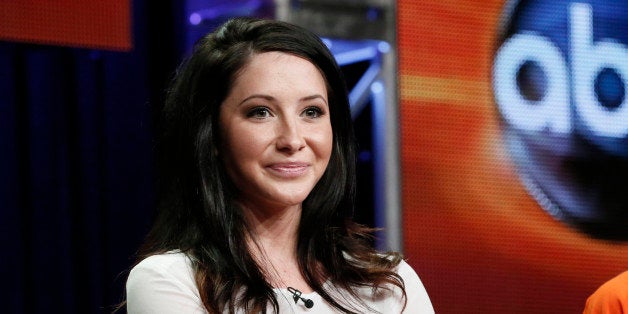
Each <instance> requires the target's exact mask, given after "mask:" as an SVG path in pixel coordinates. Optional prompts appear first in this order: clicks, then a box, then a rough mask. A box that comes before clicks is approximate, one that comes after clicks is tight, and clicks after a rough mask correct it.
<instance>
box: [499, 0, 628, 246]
mask: <svg viewBox="0 0 628 314" xmlns="http://www.w3.org/2000/svg"><path fill="white" fill-rule="evenodd" d="M502 22H503V25H501V26H500V30H499V31H500V34H499V35H500V37H499V38H500V39H499V42H498V49H497V50H496V52H495V55H494V61H493V77H492V78H493V92H494V97H495V104H496V106H497V109H498V111H499V113H500V114H501V117H502V121H503V135H504V138H505V141H506V143H507V146H508V150H509V153H510V155H511V157H512V158H513V160H514V161H515V162H516V164H517V166H518V169H519V172H520V176H521V179H522V181H523V183H524V184H525V185H526V187H527V188H528V190H529V191H530V193H531V194H532V195H533V196H534V197H535V199H536V200H537V201H538V202H539V204H540V205H541V206H542V207H543V208H544V209H545V210H546V211H548V212H549V213H550V214H552V215H553V216H554V217H556V218H557V219H560V220H561V221H565V222H567V223H569V224H571V225H573V226H575V227H577V228H578V229H579V230H581V231H583V232H585V233H587V234H589V235H592V236H595V237H599V238H608V239H615V240H628V99H627V98H628V97H626V90H627V87H626V86H627V84H628V46H627V43H628V3H627V2H626V1H611V0H607V1H561V0H557V1H552V0H545V1H517V2H512V3H509V4H508V5H507V6H506V11H505V12H504V17H503V19H502Z"/></svg>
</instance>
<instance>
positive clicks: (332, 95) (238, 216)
mask: <svg viewBox="0 0 628 314" xmlns="http://www.w3.org/2000/svg"><path fill="white" fill-rule="evenodd" d="M270 51H278V52H284V53H288V54H292V55H295V56H298V57H301V58H303V59H306V60H308V61H310V62H311V63H312V64H314V65H315V66H317V67H318V69H319V70H320V72H321V73H322V75H323V77H324V78H325V80H326V83H327V89H328V100H329V107H330V118H331V125H332V130H333V149H332V154H331V157H330V161H329V164H328V167H327V169H326V171H325V173H324V174H323V176H322V177H321V179H320V180H319V182H318V183H317V184H316V185H315V187H314V189H313V190H312V191H311V193H310V194H309V196H308V197H307V198H306V199H305V201H304V202H303V206H302V208H303V211H302V216H301V223H300V228H299V232H298V240H297V258H298V263H299V266H300V269H301V272H302V274H303V277H304V278H305V280H306V281H307V283H308V284H309V285H310V287H312V289H313V290H314V291H316V292H317V293H318V294H319V295H320V296H321V297H322V298H323V299H325V300H326V301H327V302H329V303H330V304H331V305H332V306H334V307H335V308H337V309H338V310H339V311H342V312H345V313H356V312H360V311H364V310H370V309H368V306H367V305H366V304H365V303H364V302H360V301H355V300H359V298H358V292H357V289H358V288H359V287H371V288H373V289H374V292H375V291H376V290H377V289H391V287H393V286H397V287H399V288H400V289H401V291H402V292H403V296H404V299H405V289H404V283H403V280H402V279H401V278H400V276H398V275H397V274H396V272H395V271H394V269H395V267H396V266H397V265H398V264H399V262H400V261H401V257H400V256H399V254H397V253H388V254H379V253H378V252H376V251H375V250H374V249H373V248H372V246H371V244H370V237H371V236H370V234H371V232H372V231H373V230H371V229H369V228H367V227H364V226H361V225H358V224H357V223H355V222H353V221H352V220H351V216H352V213H353V210H354V196H355V185H356V182H355V171H356V169H355V154H356V148H355V139H354V134H353V126H352V121H351V115H350V111H349V103H348V99H347V91H346V86H345V83H344V79H343V76H342V73H341V71H340V68H339V67H338V65H337V63H336V62H335V59H334V57H333V56H332V54H331V53H330V51H329V50H328V49H327V47H326V45H325V44H324V43H323V42H322V41H321V39H320V38H319V37H317V36H316V35H315V34H313V33H311V32H310V31H308V30H306V29H303V28H301V27H298V26H295V25H292V24H289V23H285V22H279V21H274V20H263V19H253V18H237V19H232V20H229V21H227V22H226V23H225V24H223V25H222V26H220V27H219V28H218V29H217V30H216V31H214V32H212V33H210V34H208V35H207V36H205V37H204V38H202V39H201V40H200V41H199V42H197V44H196V45H195V47H194V49H193V52H192V54H191V56H190V57H189V58H188V59H187V60H186V61H184V62H183V63H182V64H181V66H180V67H179V68H178V70H177V73H176V75H175V77H174V79H173V81H172V83H171V86H170V88H169V89H168V97H167V99H166V102H165V105H164V110H163V113H164V115H163V121H162V124H161V125H162V126H163V134H162V136H161V139H160V145H159V153H160V154H159V156H160V157H161V158H160V159H159V163H160V165H161V166H160V169H161V175H160V179H159V183H160V184H159V186H160V190H159V197H160V199H159V208H158V214H157V217H156V220H155V222H154V225H153V227H152V229H151V231H150V232H149V234H148V236H147V239H146V241H145V243H144V245H143V246H142V247H141V249H140V252H139V256H138V261H140V260H142V259H144V258H146V257H148V256H150V255H154V254H160V253H164V252H167V251H171V250H179V251H181V252H183V253H185V254H186V255H187V256H189V258H190V259H191V261H192V265H193V267H194V271H195V276H196V283H197V286H198V289H199V292H200V296H201V300H202V301H203V304H204V305H205V307H206V308H207V310H208V311H209V312H212V313H213V312H220V313H222V312H229V313H234V312H235V311H236V309H243V310H244V311H245V312H247V313H250V312H256V313H260V312H261V313H265V312H266V309H267V307H268V306H269V305H271V306H273V307H274V310H275V312H277V311H278V302H277V299H276V297H275V293H274V292H273V287H272V286H271V285H270V284H269V282H268V280H267V278H266V277H265V276H264V273H263V272H262V271H261V270H260V267H259V265H258V264H257V263H256V261H255V259H254V258H253V257H252V255H251V253H250V252H249V250H248V248H247V245H246V241H245V237H246V232H247V230H248V228H247V224H246V221H245V219H244V218H243V214H242V209H241V208H240V207H239V206H238V205H237V202H236V199H235V195H236V194H235V187H234V186H233V184H232V182H231V181H230V179H229V177H228V176H227V174H226V172H225V169H224V166H223V163H222V161H221V160H220V158H219V157H218V156H219V154H218V153H217V152H218V151H220V147H221V143H220V129H219V127H218V125H219V124H218V121H219V119H218V114H219V112H220V111H219V108H220V105H221V103H222V102H223V100H224V99H225V98H226V96H227V94H228V92H229V90H230V88H231V86H232V84H233V82H234V80H235V77H236V75H237V73H238V71H240V70H241V69H242V68H243V67H244V66H245V65H246V64H247V62H248V61H249V60H250V59H251V58H252V57H253V56H254V55H255V54H258V53H263V52H270ZM314 221H315V222H316V223H315V224H314V223H311V222H314ZM325 282H328V283H331V284H332V286H333V287H334V289H333V290H334V291H328V289H329V288H326V287H328V286H329V285H324V283H325ZM338 291H344V293H345V295H344V296H341V295H339V294H338V293H337V292H338ZM347 300H354V301H347Z"/></svg>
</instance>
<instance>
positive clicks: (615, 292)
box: [583, 271, 628, 314]
mask: <svg viewBox="0 0 628 314" xmlns="http://www.w3.org/2000/svg"><path fill="white" fill-rule="evenodd" d="M583 313H584V314H621V313H628V271H625V272H623V273H621V274H619V275H617V276H616V277H614V278H612V279H611V280H609V281H607V282H605V283H604V284H603V285H602V286H600V287H599V288H598V289H597V290H596V291H595V292H594V293H593V294H592V295H591V296H589V298H588V299H587V303H586V305H585V307H584V312H583Z"/></svg>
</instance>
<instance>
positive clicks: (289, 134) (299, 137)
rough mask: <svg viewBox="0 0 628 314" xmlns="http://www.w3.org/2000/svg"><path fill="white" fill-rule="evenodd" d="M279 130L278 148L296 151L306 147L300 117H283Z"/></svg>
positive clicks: (290, 151)
mask: <svg viewBox="0 0 628 314" xmlns="http://www.w3.org/2000/svg"><path fill="white" fill-rule="evenodd" d="M281 120H282V121H281V125H280V126H279V127H278V130H277V141H276V145H277V149H278V150H280V151H283V152H288V153H295V152H297V151H299V150H301V149H303V148H304V147H305V138H304V137H303V132H302V130H301V128H300V126H299V121H298V118H287V117H286V118H284V119H281Z"/></svg>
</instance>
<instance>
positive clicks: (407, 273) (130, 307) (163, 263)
mask: <svg viewBox="0 0 628 314" xmlns="http://www.w3.org/2000/svg"><path fill="white" fill-rule="evenodd" d="M397 273H398V274H399V276H401V278H403V281H404V282H405V285H406V294H407V296H408V303H407V305H406V308H405V310H404V311H403V313H434V309H433V307H432V303H431V302H430V299H429V297H428V295H427V292H426V291H425V287H424V286H423V283H421V280H420V279H419V276H417V274H416V273H415V272H414V270H413V269H412V267H410V265H408V264H407V263H406V262H403V261H402V262H401V263H400V264H399V266H398V267H397ZM274 291H275V293H276V296H277V302H278V303H279V311H280V313H310V314H314V313H316V314H319V313H320V314H324V313H338V310H336V309H334V308H333V307H332V306H331V305H329V304H328V303H327V302H325V301H324V300H323V298H322V297H321V296H320V295H318V293H316V292H312V293H304V294H302V295H301V297H303V298H306V299H310V300H312V302H313V303H314V305H313V306H312V308H310V309H308V308H306V307H305V304H304V302H303V301H302V300H299V301H298V302H297V303H296V304H295V302H294V300H293V298H292V294H291V293H290V292H288V290H287V289H274ZM380 291H385V290H380ZM126 293H127V296H126V297H127V305H126V306H127V312H128V313H130V314H135V313H207V310H206V309H205V308H204V307H203V304H202V302H201V299H200V297H199V293H198V289H197V287H196V282H195V280H194V274H193V270H192V267H191V262H190V259H189V258H188V257H187V256H186V255H185V254H183V253H180V252H173V253H166V254H160V255H153V256H150V257H148V258H146V259H144V260H143V261H141V262H140V263H139V264H137V265H136V266H135V267H134V268H133V269H132V270H131V272H130V274H129V278H128V279H127V282H126ZM359 293H360V296H361V299H362V300H363V301H365V303H366V304H367V305H368V306H369V307H371V308H372V309H374V310H376V311H378V312H379V313H401V309H402V307H403V301H402V297H401V291H400V289H398V288H394V289H393V292H392V293H391V292H384V293H380V294H378V295H373V294H372V290H371V289H370V288H361V289H359ZM339 299H342V297H341V298H339ZM269 311H270V312H272V306H271V307H270V310H269Z"/></svg>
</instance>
